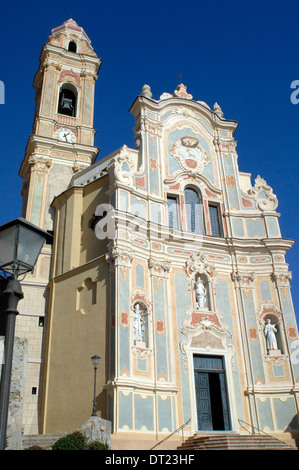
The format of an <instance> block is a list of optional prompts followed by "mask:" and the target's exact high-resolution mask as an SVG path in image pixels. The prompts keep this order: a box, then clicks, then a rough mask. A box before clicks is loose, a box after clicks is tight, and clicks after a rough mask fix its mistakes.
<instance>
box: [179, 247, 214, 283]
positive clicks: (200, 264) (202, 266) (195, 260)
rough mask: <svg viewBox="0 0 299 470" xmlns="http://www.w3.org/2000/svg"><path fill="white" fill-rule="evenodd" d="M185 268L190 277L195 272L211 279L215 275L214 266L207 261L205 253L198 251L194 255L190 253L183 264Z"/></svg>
mask: <svg viewBox="0 0 299 470" xmlns="http://www.w3.org/2000/svg"><path fill="white" fill-rule="evenodd" d="M185 270H186V272H187V274H188V276H190V277H191V278H192V279H194V278H195V276H196V275H197V274H205V275H206V276H208V277H209V278H210V279H211V280H213V278H214V276H215V266H214V265H213V264H212V263H210V262H209V261H208V257H207V255H205V254H203V253H200V252H198V253H197V254H196V255H195V254H192V255H191V256H190V258H189V259H188V261H186V264H185Z"/></svg>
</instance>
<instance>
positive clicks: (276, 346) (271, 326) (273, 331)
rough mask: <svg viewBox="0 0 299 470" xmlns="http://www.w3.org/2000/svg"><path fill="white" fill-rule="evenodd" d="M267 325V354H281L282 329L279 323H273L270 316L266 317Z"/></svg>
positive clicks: (265, 328) (265, 329)
mask: <svg viewBox="0 0 299 470" xmlns="http://www.w3.org/2000/svg"><path fill="white" fill-rule="evenodd" d="M265 322H266V323H265V326H264V335H265V340H266V348H267V354H268V355H269V356H271V355H280V354H281V346H280V343H281V341H280V331H279V325H276V324H275V323H271V319H270V318H266V319H265Z"/></svg>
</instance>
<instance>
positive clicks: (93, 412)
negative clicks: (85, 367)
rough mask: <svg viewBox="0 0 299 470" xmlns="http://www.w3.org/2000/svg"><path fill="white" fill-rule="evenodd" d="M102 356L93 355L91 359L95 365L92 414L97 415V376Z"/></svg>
mask: <svg viewBox="0 0 299 470" xmlns="http://www.w3.org/2000/svg"><path fill="white" fill-rule="evenodd" d="M100 359H101V358H100V356H97V355H95V356H92V358H91V361H92V364H93V367H94V389H93V408H92V415H91V416H96V415H97V413H96V378H97V368H98V365H99V363H100Z"/></svg>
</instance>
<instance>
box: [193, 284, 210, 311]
mask: <svg viewBox="0 0 299 470" xmlns="http://www.w3.org/2000/svg"><path fill="white" fill-rule="evenodd" d="M195 293H196V301H197V307H198V308H204V306H205V302H206V295H207V290H206V288H205V286H204V285H203V281H202V279H201V278H200V277H199V278H198V279H197V281H196V283H195Z"/></svg>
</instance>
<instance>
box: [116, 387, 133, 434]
mask: <svg viewBox="0 0 299 470" xmlns="http://www.w3.org/2000/svg"><path fill="white" fill-rule="evenodd" d="M132 402H133V400H132V394H131V393H130V394H129V395H128V396H125V395H123V394H122V393H121V392H119V409H118V423H119V427H120V428H122V427H123V426H128V427H129V429H132V424H133V408H132Z"/></svg>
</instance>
